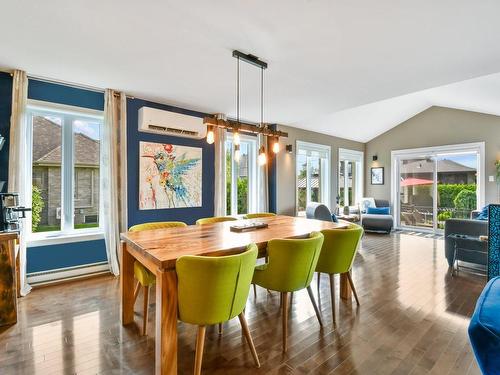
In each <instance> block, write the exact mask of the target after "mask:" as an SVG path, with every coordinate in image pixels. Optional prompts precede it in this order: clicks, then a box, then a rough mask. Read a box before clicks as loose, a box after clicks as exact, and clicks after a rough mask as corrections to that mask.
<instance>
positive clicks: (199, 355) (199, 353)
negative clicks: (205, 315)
mask: <svg viewBox="0 0 500 375" xmlns="http://www.w3.org/2000/svg"><path fill="white" fill-rule="evenodd" d="M205 328H206V327H205V326H199V327H198V335H197V336H196V354H195V360H194V375H200V374H201V362H202V361H203V346H204V345H205Z"/></svg>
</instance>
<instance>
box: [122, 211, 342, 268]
mask: <svg viewBox="0 0 500 375" xmlns="http://www.w3.org/2000/svg"><path fill="white" fill-rule="evenodd" d="M252 221H263V222H266V223H268V225H269V226H268V228H265V229H258V230H254V231H249V232H244V233H237V232H231V231H230V228H229V227H230V226H231V225H234V224H235V223H236V221H226V222H222V223H216V224H207V225H190V226H187V227H182V228H167V229H153V230H145V231H137V232H126V233H122V234H121V236H120V237H121V239H122V240H123V241H125V242H126V243H127V245H129V246H131V247H132V248H133V249H134V250H136V251H139V252H141V253H142V254H144V256H145V257H146V258H148V259H149V260H150V261H152V262H154V263H155V264H156V265H158V266H159V267H160V268H172V267H174V266H175V261H176V260H177V259H178V258H179V257H181V256H183V255H213V256H217V255H219V256H220V255H229V254H234V253H238V252H241V251H242V250H244V249H245V247H246V246H247V245H248V244H250V243H252V242H253V243H256V244H257V246H258V247H259V248H260V249H263V248H265V246H266V244H267V242H268V241H269V240H271V239H273V238H294V237H303V236H306V235H307V234H309V233H310V232H313V231H320V230H323V229H335V228H337V229H338V228H346V227H347V225H348V223H333V222H328V221H321V220H313V219H306V218H299V217H291V216H275V217H267V218H259V219H252Z"/></svg>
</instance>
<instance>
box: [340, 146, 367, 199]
mask: <svg viewBox="0 0 500 375" xmlns="http://www.w3.org/2000/svg"><path fill="white" fill-rule="evenodd" d="M363 157H364V156H363V152H362V151H354V150H347V149H344V148H341V149H339V186H338V203H339V207H340V208H342V207H344V206H354V205H355V204H357V203H358V202H359V201H360V200H361V197H362V196H363Z"/></svg>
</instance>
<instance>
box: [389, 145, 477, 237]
mask: <svg viewBox="0 0 500 375" xmlns="http://www.w3.org/2000/svg"><path fill="white" fill-rule="evenodd" d="M467 152H475V153H477V155H478V167H477V188H476V198H477V199H476V204H477V207H476V208H480V207H483V206H484V204H485V203H484V202H485V189H486V179H485V142H473V143H463V144H456V145H444V146H432V147H421V148H412V149H405V150H394V151H391V201H392V206H393V207H392V212H394V213H395V219H396V220H395V227H396V228H397V229H401V228H404V226H403V225H401V217H400V216H401V215H400V209H401V208H400V195H399V188H400V186H399V172H400V170H399V164H400V163H399V162H400V160H401V159H406V158H412V157H415V158H416V157H422V155H425V156H428V157H431V158H433V159H434V162H435V163H437V161H436V159H435V158H436V157H439V156H442V155H449V154H453V153H467ZM437 173H438V171H437V169H436V168H434V178H433V179H434V181H437ZM437 194H438V192H437V184H433V197H436V196H437ZM436 213H437V200H436V199H433V214H434V224H433V228H432V229H431V230H429V229H425V228H418V230H419V231H422V232H429V231H431V232H436V233H440V232H442V230H439V229H438V228H437V226H436V223H437V222H436V220H435V218H436ZM411 229H412V230H415V229H416V228H415V227H411Z"/></svg>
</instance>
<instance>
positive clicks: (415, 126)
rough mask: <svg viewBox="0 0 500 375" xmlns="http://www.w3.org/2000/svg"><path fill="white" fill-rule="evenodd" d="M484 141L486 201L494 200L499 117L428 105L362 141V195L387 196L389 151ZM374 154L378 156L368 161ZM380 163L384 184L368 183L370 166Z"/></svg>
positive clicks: (499, 150) (499, 126)
mask: <svg viewBox="0 0 500 375" xmlns="http://www.w3.org/2000/svg"><path fill="white" fill-rule="evenodd" d="M483 141H484V142H485V144H486V149H485V151H486V155H485V163H486V170H485V172H486V193H485V198H486V203H493V202H497V200H498V197H497V185H496V182H488V176H491V175H495V174H496V173H495V164H494V163H495V160H498V159H500V117H498V116H493V115H487V114H482V113H477V112H469V111H462V110H457V109H451V108H443V107H431V108H429V109H427V110H426V111H424V112H421V113H419V114H418V115H416V116H414V117H412V118H411V119H409V120H407V121H405V122H403V123H401V124H400V125H399V126H397V127H395V128H392V129H391V130H389V131H387V132H385V133H384V134H382V135H380V136H378V137H377V138H374V139H372V140H371V141H370V142H368V143H367V144H366V150H365V169H366V173H365V196H368V197H375V198H381V199H390V198H391V151H393V150H402V149H408V148H418V147H430V146H443V145H452V144H460V143H471V142H483ZM373 155H377V156H378V160H377V161H376V162H373V161H372V156H373ZM375 166H377V167H378V166H380V167H384V173H385V175H384V180H385V181H384V185H371V184H370V167H375Z"/></svg>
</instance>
